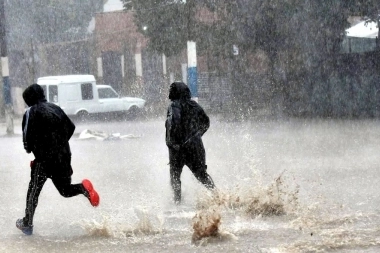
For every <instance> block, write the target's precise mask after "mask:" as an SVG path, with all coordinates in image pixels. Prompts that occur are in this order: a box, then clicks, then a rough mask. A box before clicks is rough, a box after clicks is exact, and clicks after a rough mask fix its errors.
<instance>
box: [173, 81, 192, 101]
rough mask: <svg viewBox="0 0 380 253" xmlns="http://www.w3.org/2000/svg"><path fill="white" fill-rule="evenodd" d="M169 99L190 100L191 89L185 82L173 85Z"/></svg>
mask: <svg viewBox="0 0 380 253" xmlns="http://www.w3.org/2000/svg"><path fill="white" fill-rule="evenodd" d="M169 99H170V100H176V99H180V100H190V99H191V93H190V89H189V87H187V85H186V84H185V83H183V82H174V83H172V84H171V85H170V88H169Z"/></svg>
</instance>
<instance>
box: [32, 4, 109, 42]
mask: <svg viewBox="0 0 380 253" xmlns="http://www.w3.org/2000/svg"><path fill="white" fill-rule="evenodd" d="M102 4H103V1H102V0H81V1H75V0H69V1H67V0H41V1H34V2H33V4H32V6H31V8H32V10H33V21H34V24H35V28H34V29H35V31H34V35H35V38H36V40H37V41H39V42H40V43H55V42H62V41H71V40H78V39H83V38H84V37H85V36H86V34H87V33H88V32H87V28H88V26H89V23H90V20H91V19H92V18H93V17H94V15H95V13H96V12H97V11H100V10H101V8H102Z"/></svg>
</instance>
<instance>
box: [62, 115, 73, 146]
mask: <svg viewBox="0 0 380 253" xmlns="http://www.w3.org/2000/svg"><path fill="white" fill-rule="evenodd" d="M62 112H63V111H62ZM64 115H65V116H64V125H65V127H64V131H65V135H66V136H67V141H69V140H70V138H71V136H73V134H74V131H75V125H74V123H73V122H72V121H71V120H70V118H69V117H68V116H67V115H66V114H65V113H64Z"/></svg>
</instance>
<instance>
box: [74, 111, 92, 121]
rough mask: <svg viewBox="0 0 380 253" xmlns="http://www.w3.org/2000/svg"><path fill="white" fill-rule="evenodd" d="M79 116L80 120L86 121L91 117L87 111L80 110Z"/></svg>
mask: <svg viewBox="0 0 380 253" xmlns="http://www.w3.org/2000/svg"><path fill="white" fill-rule="evenodd" d="M77 117H78V120H79V121H80V122H85V121H87V120H88V119H89V114H88V112H86V111H80V112H78V113H77Z"/></svg>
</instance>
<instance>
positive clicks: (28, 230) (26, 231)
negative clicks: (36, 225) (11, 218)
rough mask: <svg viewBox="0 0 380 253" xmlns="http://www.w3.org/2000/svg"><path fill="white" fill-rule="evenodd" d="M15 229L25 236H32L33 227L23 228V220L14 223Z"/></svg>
mask: <svg viewBox="0 0 380 253" xmlns="http://www.w3.org/2000/svg"><path fill="white" fill-rule="evenodd" d="M16 227H17V228H18V229H20V230H21V231H22V232H23V233H24V234H26V235H32V234H33V225H30V226H25V224H24V220H23V219H18V220H17V221H16Z"/></svg>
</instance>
